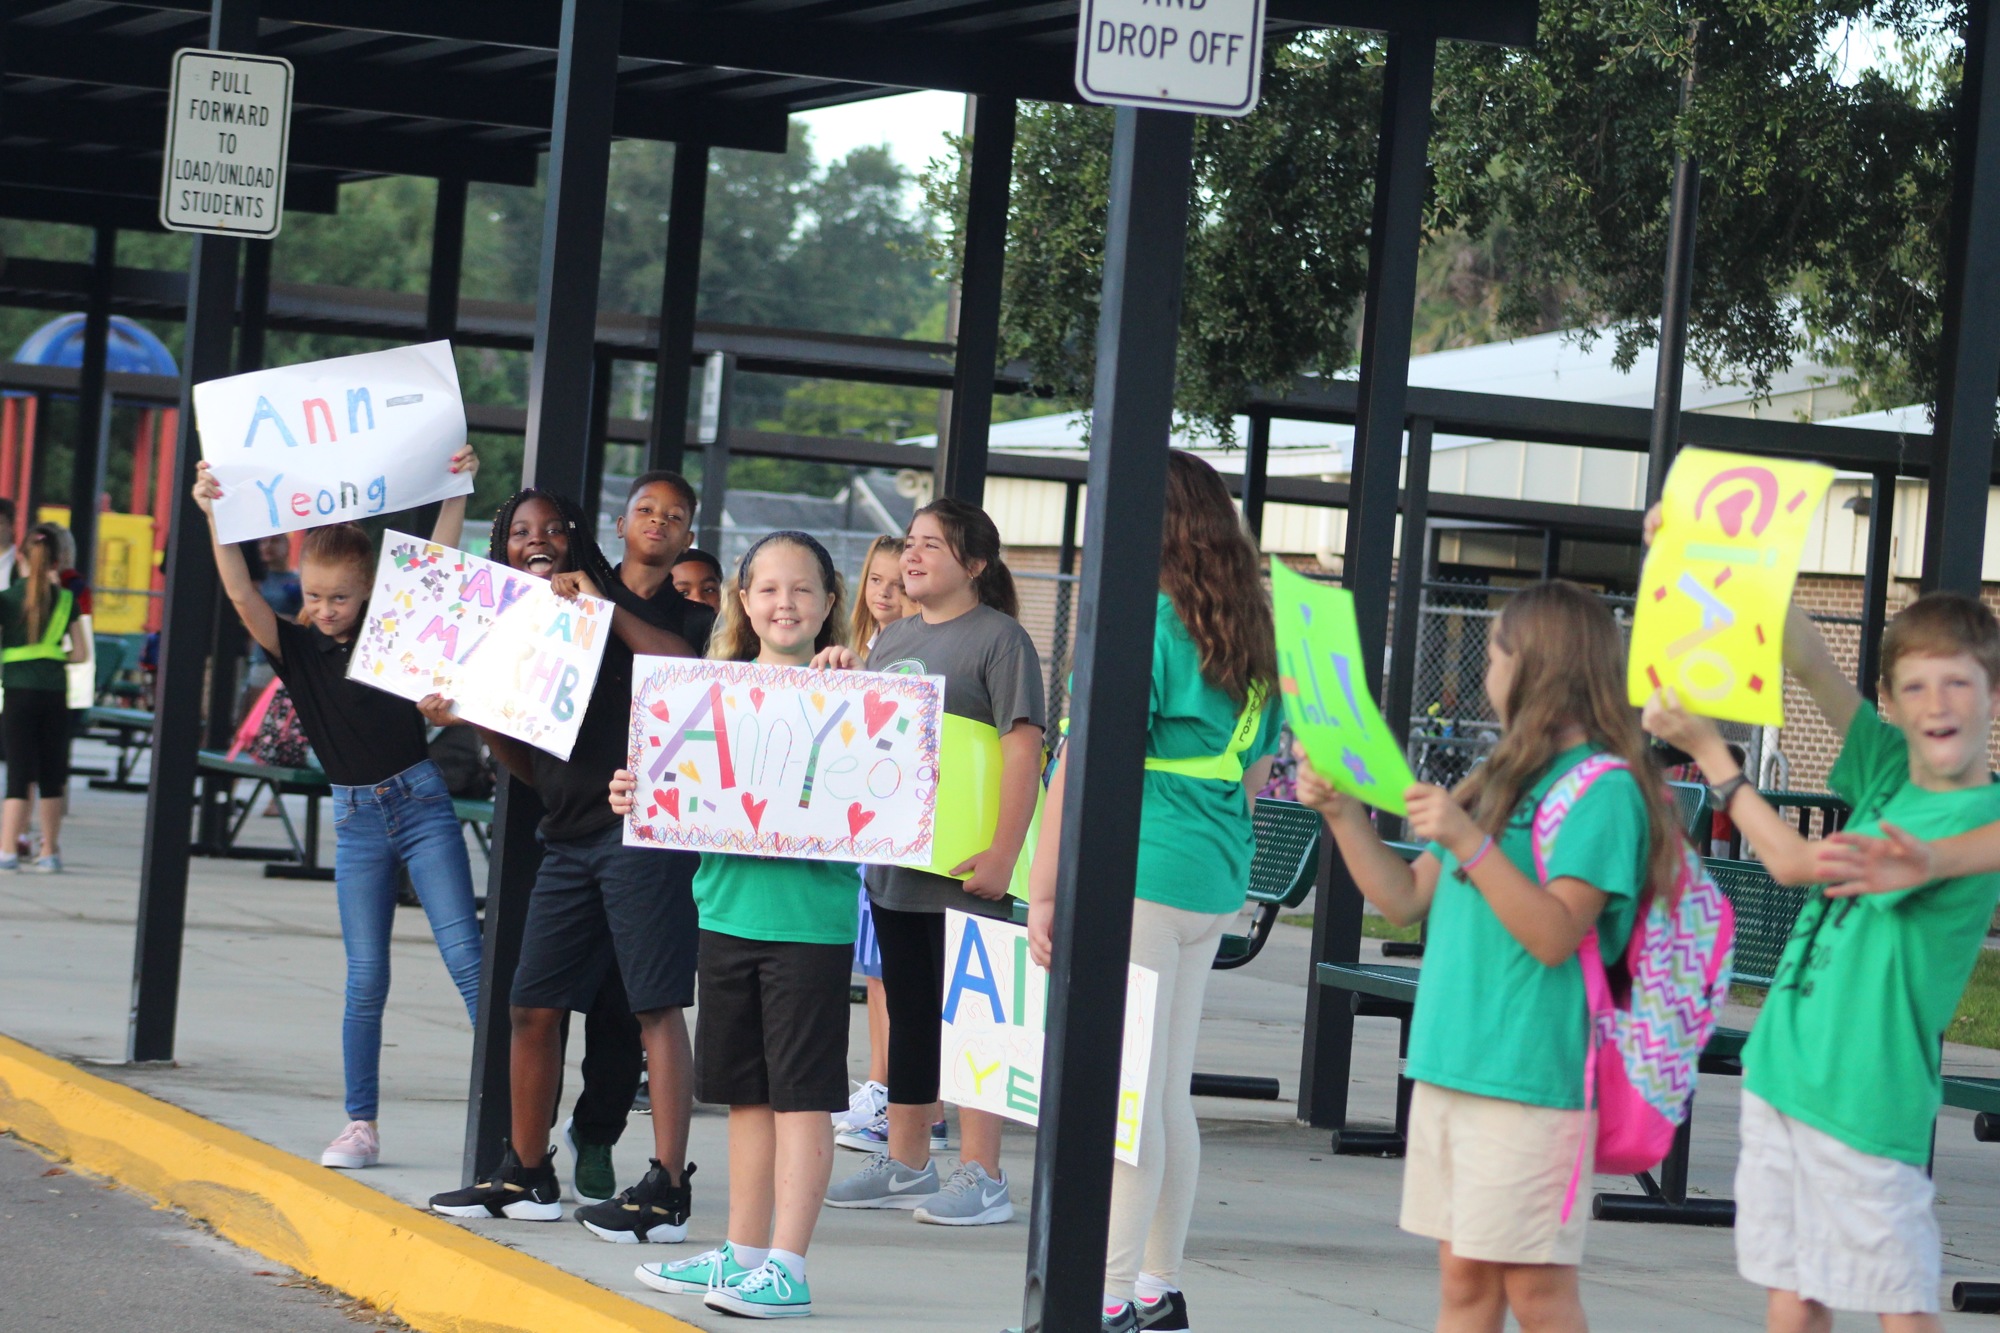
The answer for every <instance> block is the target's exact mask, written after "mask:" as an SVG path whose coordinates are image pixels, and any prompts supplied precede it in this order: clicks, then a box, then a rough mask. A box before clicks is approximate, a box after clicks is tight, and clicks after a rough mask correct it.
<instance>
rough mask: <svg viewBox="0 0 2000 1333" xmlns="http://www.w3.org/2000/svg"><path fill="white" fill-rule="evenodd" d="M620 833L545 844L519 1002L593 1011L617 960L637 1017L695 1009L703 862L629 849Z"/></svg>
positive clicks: (518, 972) (519, 971)
mask: <svg viewBox="0 0 2000 1333" xmlns="http://www.w3.org/2000/svg"><path fill="white" fill-rule="evenodd" d="M623 831H624V826H623V825H622V824H613V825H611V826H610V827H609V828H607V829H605V830H604V831H603V832H602V833H593V834H591V835H590V836H589V837H586V838H577V839H574V840H568V841H556V840H551V841H550V842H549V843H548V844H547V845H546V848H545V850H544V852H543V855H542V868H541V872H540V873H539V874H537V875H536V876H535V888H534V892H533V893H532V894H531V895H530V896H529V898H528V920H527V923H526V924H525V925H524V926H523V927H522V932H521V962H520V965H519V966H518V967H517V968H515V970H514V989H513V993H512V996H511V1000H512V1002H513V1003H514V1004H516V1005H519V1006H521V1007H523V1008H528V1009H573V1010H576V1011H578V1012H586V1011H588V1010H589V1008H590V1006H591V1002H592V1001H593V1000H595V999H596V998H597V988H598V986H599V985H600V984H601V983H602V981H603V979H604V974H605V971H606V970H607V969H608V968H609V967H610V966H611V962H612V960H613V959H614V958H616V960H617V963H618V971H619V974H620V975H621V976H623V978H624V980H625V995H626V998H627V1000H628V1001H629V1002H630V1003H631V1005H632V1012H633V1013H635V1014H643V1013H646V1012H648V1011H650V1010H653V1009H684V1008H686V1007H687V1006H688V1005H690V1004H692V1003H694V967H695V950H696V948H697V947H698V945H699V940H698V935H699V930H700V923H699V921H698V919H697V917H696V914H695V907H694V872H695V869H696V867H697V866H699V865H700V864H701V858H700V857H699V856H697V855H696V854H695V853H693V852H663V851H659V850H656V849H654V848H650V847H627V846H625V845H624V843H623V841H622V837H623Z"/></svg>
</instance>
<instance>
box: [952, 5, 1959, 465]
mask: <svg viewBox="0 0 2000 1333" xmlns="http://www.w3.org/2000/svg"><path fill="white" fill-rule="evenodd" d="M1695 20H1699V21H1700V23H1699V33H1700V35H1699V38H1698V39H1696V40H1691V39H1690V33H1691V31H1693V25H1694V22H1695ZM1957 21H1958V18H1957V14H1956V12H1954V11H1952V10H1943V11H1940V10H1937V9H1933V8H1930V7H1927V6H1924V5H1922V4H1920V3H1918V2H1917V0H1700V2H1698V3H1686V2H1684V0H1544V3H1543V4H1542V7H1541V20H1540V22H1541V28H1540V33H1539V36H1538V39H1537V41H1536V43H1535V44H1534V45H1533V46H1532V47H1529V48H1525V49H1500V48H1494V47H1483V46H1473V45H1468V44H1460V43H1445V44H1444V45H1443V46H1442V47H1441V48H1440V52H1439V63H1438V71H1437V93H1436V100H1435V125H1434V130H1433V135H1432V142H1431V165H1432V172H1433V180H1432V191H1431V197H1430V204H1429V213H1428V227H1429V231H1428V235H1427V238H1426V241H1425V249H1424V253H1423V256H1422V262H1421V265H1420V270H1421V277H1420V281H1421V287H1420V291H1419V295H1418V310H1417V322H1416V332H1415V337H1414V339H1413V342H1414V346H1413V350H1416V351H1427V350H1434V349H1436V348H1439V347H1446V346H1463V345H1466V344H1468V343H1471V342H1479V341H1485V340H1487V339H1490V338H1492V337H1496V336H1506V335H1510V334H1519V333H1534V332H1544V331H1547V330H1550V329H1555V328H1575V329H1579V330H1581V331H1582V336H1584V337H1585V338H1594V337H1597V336H1601V335H1604V334H1609V335H1610V336H1611V337H1613V338H1614V340H1615V348H1616V359H1617V361H1618V362H1619V363H1620V364H1621V365H1625V366H1629V365H1630V364H1631V363H1632V361H1633V359H1634V358H1635V356H1636V355H1637V353H1638V352H1639V351H1640V350H1641V349H1642V348H1644V347H1646V346H1649V345H1651V344H1652V343H1653V342H1654V341H1655V339H1656V338H1657V320H1658V314H1659V302H1660V284H1661V268H1662V264H1663V260H1664V255H1665V245H1666V238H1667V211H1668V196H1669V192H1670V188H1671V181H1672V176H1673V166H1674V161H1675V157H1676V155H1677V154H1678V153H1681V152H1691V153H1693V154H1694V155H1695V156H1696V157H1697V158H1698V160H1699V161H1700V162H1701V165H1702V168H1703V191H1702V198H1701V209H1700V213H1699V217H1698V230H1697V245H1696V265H1695V283H1694V307H1693V318H1692V338H1691V344H1692V345H1691V353H1692V357H1693V360H1694V363H1695V364H1696V365H1697V366H1698V367H1699V368H1700V369H1701V370H1702V371H1704V372H1705V373H1707V374H1710V375H1715V376H1728V377H1732V378H1742V379H1746V380H1748V381H1749V382H1750V383H1751V384H1752V385H1754V386H1757V387H1760V388H1761V387H1763V386H1765V385H1767V384H1768V383H1769V380H1770V377H1771V376H1772V375H1773V374H1774V373H1776V372H1778V371H1779V370H1781V369H1783V368H1785V367H1787V366H1789V365H1790V364H1791V363H1792V362H1793V360H1794V359H1795V358H1797V357H1798V356H1800V355H1802V354H1806V353H1809V352H1810V353H1812V354H1815V355H1818V356H1820V357H1822V358H1833V359H1835V360H1836V361H1837V362H1840V363H1844V364H1847V365H1849V366H1851V367H1852V368H1853V371H1854V373H1855V375H1856V376H1857V377H1859V378H1861V379H1863V380H1865V381H1866V382H1867V383H1865V384H1864V385H1863V386H1862V387H1863V390H1864V394H1872V395H1873V397H1874V398H1875V399H1876V400H1878V401H1883V402H1909V401H1912V400H1913V399H1921V398H1925V397H1928V396H1929V394H1930V392H1931V390H1932V385H1933V384H1934V380H1935V371H1934V369H1933V367H1934V365H1935V360H1936V338H1937V305H1936V294H1937V291H1938V289H1939V286H1940V266H1941V263H1942V258H1941V255H1942V250H1941V247H1942V240H1943V226H1942V222H1943V214H1944V209H1945V192H1946V186H1947V183H1948V178H1949V157H1950V142H1949V132H1950V125H1951V121H1952V115H1953V102H1954V98H1955V90H1956V84H1957V69H1958V63H1959V59H1960V56H1959V50H1958V47H1957V45H1956V44H1955V39H1954V38H1952V37H1951V36H1950V34H1951V33H1953V32H1954V31H1955V29H1956V24H1957ZM1882 34H1891V35H1893V36H1894V37H1895V38H1897V39H1899V40H1900V41H1901V42H1902V43H1904V44H1905V46H1906V47H1907V48H1909V49H1914V50H1917V51H1919V52H1926V53H1929V54H1928V56H1927V57H1926V59H1923V60H1918V61H1917V62H1915V63H1914V64H1913V65H1912V66H1910V67H1909V68H1906V69H1903V70H1901V71H1899V70H1898V69H1896V68H1895V67H1894V65H1893V64H1892V63H1888V62H1882V61H1876V62H1873V63H1867V62H1854V61H1850V60H1849V59H1848V58H1847V56H1846V43H1847V40H1848V39H1849V38H1852V37H1854V36H1856V35H1861V36H1866V37H1878V36H1880V35H1882ZM1265 60H1266V72H1265V79H1264V93H1263V100H1262V103H1261V105H1260V106H1259V108H1258V110H1257V111H1256V112H1255V113H1254V114H1253V115H1251V116H1249V117H1246V118H1244V119H1242V120H1236V121H1228V120H1214V119H1204V120H1202V121H1201V122H1200V125H1199V129H1198V132H1197V140H1196V149H1195V152H1196V165H1195V184H1196V190H1195V200H1194V204H1193V207H1192V209H1191V211H1190V217H1189V226H1190V231H1189V243H1188V256H1189V257H1188V279H1187V282H1188V285H1187V295H1186V303H1185V307H1184V310H1183V314H1182V326H1181V334H1182V337H1181V349H1180V350H1181V360H1180V368H1179V381H1178V386H1177V405H1178V406H1179V408H1180V409H1181V410H1182V411H1183V412H1185V413H1189V414H1193V415H1196V416H1200V417H1206V418H1209V419H1210V420H1211V421H1213V422H1214V424H1216V425H1217V426H1218V427H1225V428H1226V424H1227V419H1228V416H1229V414H1230V413H1231V412H1232V411H1234V410H1235V409H1236V407H1237V406H1238V405H1239V404H1240V403H1241V402H1242V400H1243V395H1244V391H1245V390H1246V389H1247V388H1249V387H1250V386H1252V385H1264V386H1271V387H1281V386H1283V385H1285V384H1286V383H1288V382H1289V381H1290V380H1292V379H1293V378H1294V377H1296V376H1298V375H1301V374H1309V373H1326V372H1328V371H1332V370H1337V369H1340V368H1341V367H1343V366H1344V365H1347V364H1349V363H1350V362H1351V361H1352V359H1353V357H1354V354H1355V352H1356V350H1357V349H1356V338H1355V327H1356V325H1355V321H1356V317H1357V315H1358V312H1359V306H1360V302H1361V298H1362V294H1363V284H1364V279H1365V247H1366V239H1367V224H1368V217H1369V207H1370V199H1371V196H1372V191H1373V182H1372V174H1373V169H1374V151H1375V143H1376V136H1377V126H1378V123H1379V122H1378V118H1379V104H1380V76H1379V70H1380V64H1381V60H1382V50H1381V46H1380V44H1379V42H1377V41H1376V40H1374V39H1372V38H1364V37H1358V36H1354V35H1349V34H1342V33H1321V34H1313V35H1309V36H1305V37H1301V38H1297V39H1294V40H1293V41H1292V42H1290V43H1289V44H1286V45H1283V46H1280V47H1277V48H1274V49H1270V50H1267V51H1266V54H1265ZM1690 61H1693V62H1695V63H1696V66H1697V68H1698V71H1699V80H1698V83H1697V85H1696V89H1695V93H1694V95H1693V98H1692V99H1691V101H1690V102H1689V103H1688V105H1687V106H1686V108H1685V109H1683V108H1682V106H1681V86H1682V76H1683V74H1684V73H1685V71H1686V70H1687V68H1688V66H1689V63H1690ZM1109 122H1110V117H1109V114H1108V113H1106V112H1104V111H1102V110H1099V109H1093V108H1078V107H1056V106H1048V107H1044V106H1034V107H1030V108H1025V109H1024V110H1023V113H1022V122H1021V129H1020V139H1019V146H1018V147H1017V150H1016V159H1015V169H1014V198H1013V208H1012V212H1011V216H1010V220H1009V228H1010V230H1009V241H1008V244H1009V253H1008V277H1007V305H1006V313H1005V322H1006V339H1007V347H1008V350H1009V351H1010V352H1012V353H1014V354H1017V355H1021V356H1025V357H1027V358H1028V359H1029V360H1030V361H1031V362H1032V363H1033V365H1034V366H1035V368H1036V371H1037V374H1038V375H1039V376H1040V377H1041V378H1043V379H1044V380H1045V381H1046V382H1047V383H1048V384H1049V385H1051V386H1052V387H1053V388H1054V390H1055V392H1056V394H1057V396H1058V397H1059V398H1060V399H1062V400H1063V401H1064V403H1065V404H1083V403H1087V402H1088V400H1089V397H1090V394H1091V389H1092V374H1093V364H1094V337H1095V331H1096V320H1097V302H1098V289H1099V285H1100V281H1101V238H1102V234H1103V224H1104V213H1105V207H1106V202H1105V201H1106V193H1107V182H1108V170H1109V158H1108V144H1109ZM962 157H963V152H962V146H961V151H960V153H959V154H958V155H957V156H956V157H951V158H947V159H946V160H944V161H942V162H939V163H934V164H933V169H932V171H931V172H930V173H929V174H928V176H927V177H926V186H927V189H928V190H929V193H930V197H931V200H932V205H933V209H934V211H936V212H938V213H939V214H940V215H941V216H944V217H960V216H962V214H963V191H964V183H963V166H962V162H961V160H960V159H961V158H962ZM955 243H956V236H955V235H947V236H945V237H944V238H942V243H941V245H940V251H941V253H942V256H943V258H944V259H945V261H946V262H947V264H949V263H952V262H955V261H954V259H953V256H952V254H951V250H952V247H953V246H954V245H955Z"/></svg>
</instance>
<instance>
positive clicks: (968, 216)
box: [937, 97, 1014, 505]
mask: <svg viewBox="0 0 2000 1333" xmlns="http://www.w3.org/2000/svg"><path fill="white" fill-rule="evenodd" d="M1013 175H1014V101H1013V99H1012V98H1001V97H981V98H978V99H976V100H975V102H974V104H973V110H972V172H971V176H972V179H971V181H970V185H969V188H968V190H967V198H966V208H965V271H964V274H963V276H962V277H961V279H960V288H961V295H960V297H959V306H958V353H957V356H956V358H955V362H954V367H953V371H952V382H951V416H950V419H949V420H948V421H947V422H946V425H945V431H944V436H943V438H942V440H941V441H940V443H941V444H942V445H943V448H941V449H940V450H939V451H938V470H937V492H938V494H940V495H948V496H950V497H952V498H953V499H957V500H963V501H965V502H966V503H967V504H974V505H976V504H978V503H980V501H981V500H982V499H983V498H984V496H985V494H986V444H987V436H988V433H989V432H990V431H991V429H992V427H993V380H994V369H995V365H996V363H997V362H998V360H999V356H1000V295H1001V281H1002V279H1003V278H1004V277H1005V276H1006V266H1007V195H1008V190H1009V187H1010V186H1011V185H1012V182H1013Z"/></svg>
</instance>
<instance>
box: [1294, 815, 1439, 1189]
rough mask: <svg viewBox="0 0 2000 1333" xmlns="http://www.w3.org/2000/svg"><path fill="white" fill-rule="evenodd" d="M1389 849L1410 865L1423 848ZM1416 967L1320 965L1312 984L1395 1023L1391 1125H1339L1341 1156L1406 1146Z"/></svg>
mask: <svg viewBox="0 0 2000 1333" xmlns="http://www.w3.org/2000/svg"><path fill="white" fill-rule="evenodd" d="M1389 848H1390V850H1391V851H1393V852H1395V853H1396V854H1397V855H1399V856H1401V857H1402V858H1403V859H1404V860H1405V861H1415V860H1416V859H1417V858H1418V857H1419V856H1422V855H1423V853H1424V848H1423V846H1422V845H1421V844H1419V843H1414V842H1392V843H1390V844H1389ZM1418 975H1419V973H1418V969H1416V968H1414V967H1408V966H1405V965H1403V964H1400V963H1321V964H1320V965H1319V967H1318V969H1317V972H1316V975H1315V976H1314V978H1313V979H1314V981H1315V982H1316V983H1317V984H1319V985H1321V986H1326V987H1328V988H1330V989H1333V990H1340V991H1346V992H1347V993H1348V1006H1349V1009H1350V1010H1351V1012H1352V1013H1353V1014H1354V1016H1355V1017H1356V1018H1393V1019H1395V1020H1396V1057H1397V1069H1398V1071H1399V1072H1398V1073H1397V1075H1396V1123H1395V1127H1394V1128H1393V1129H1388V1130H1381V1129H1362V1128H1359V1127H1357V1126H1349V1125H1343V1126H1341V1127H1340V1128H1339V1129H1336V1130H1335V1131H1334V1132H1333V1151H1334V1152H1336V1153H1339V1154H1341V1155H1343V1156H1349V1157H1353V1156H1366V1157H1401V1156H1402V1155H1403V1152H1404V1149H1405V1148H1406V1146H1407V1145H1408V1142H1409V1128H1410V1080H1409V1079H1407V1078H1405V1077H1403V1075H1402V1074H1401V1072H1400V1070H1401V1068H1402V1062H1403V1061H1405V1060H1407V1059H1409V1056H1410V1017H1411V1015H1412V1014H1414V1013H1415V1012H1416V1006H1417V977H1418Z"/></svg>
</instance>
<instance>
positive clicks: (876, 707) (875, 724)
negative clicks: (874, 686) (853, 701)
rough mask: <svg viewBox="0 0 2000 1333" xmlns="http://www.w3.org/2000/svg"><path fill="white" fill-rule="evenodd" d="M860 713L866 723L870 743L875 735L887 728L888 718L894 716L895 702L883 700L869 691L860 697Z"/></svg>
mask: <svg viewBox="0 0 2000 1333" xmlns="http://www.w3.org/2000/svg"><path fill="white" fill-rule="evenodd" d="M861 712H862V715H863V717H864V718H866V720H867V722H868V739H869V740H871V741H872V740H874V739H875V733H876V732H878V731H880V730H882V728H883V727H885V726H887V725H888V722H889V719H890V718H892V717H894V716H896V701H895V700H894V699H884V698H883V697H882V696H881V695H879V694H877V693H875V691H873V690H870V691H868V693H866V694H864V695H862V696H861Z"/></svg>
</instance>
